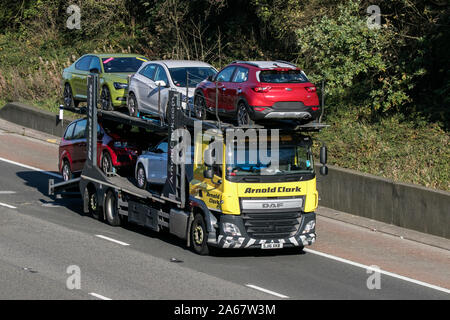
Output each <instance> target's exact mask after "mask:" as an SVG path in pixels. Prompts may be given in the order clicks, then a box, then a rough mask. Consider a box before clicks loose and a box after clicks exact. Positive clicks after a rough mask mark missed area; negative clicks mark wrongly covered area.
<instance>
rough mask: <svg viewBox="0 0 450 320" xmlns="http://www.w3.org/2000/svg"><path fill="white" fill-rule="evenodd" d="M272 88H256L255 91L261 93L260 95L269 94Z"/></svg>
mask: <svg viewBox="0 0 450 320" xmlns="http://www.w3.org/2000/svg"><path fill="white" fill-rule="evenodd" d="M270 89H272V87H254V88H253V91H255V92H259V93H266V92H269V91H270Z"/></svg>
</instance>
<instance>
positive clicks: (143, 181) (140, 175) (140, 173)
mask: <svg viewBox="0 0 450 320" xmlns="http://www.w3.org/2000/svg"><path fill="white" fill-rule="evenodd" d="M136 181H137V186H138V187H139V188H141V189H144V190H145V189H147V175H146V174H145V169H144V166H143V165H142V164H140V163H139V165H138V169H137V172H136Z"/></svg>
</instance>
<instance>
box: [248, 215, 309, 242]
mask: <svg viewBox="0 0 450 320" xmlns="http://www.w3.org/2000/svg"><path fill="white" fill-rule="evenodd" d="M242 218H243V220H244V226H245V230H246V231H247V234H248V235H249V236H250V237H252V238H254V239H282V238H289V237H291V236H293V235H295V234H296V233H297V231H298V228H299V227H300V221H301V212H270V213H265V212H261V213H243V214H242Z"/></svg>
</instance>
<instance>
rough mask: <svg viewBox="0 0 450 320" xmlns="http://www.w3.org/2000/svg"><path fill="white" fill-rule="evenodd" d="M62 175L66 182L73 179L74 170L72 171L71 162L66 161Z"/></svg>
mask: <svg viewBox="0 0 450 320" xmlns="http://www.w3.org/2000/svg"><path fill="white" fill-rule="evenodd" d="M61 175H62V177H63V180H64V181H68V180H70V179H72V177H73V174H72V170H70V164H69V161H67V160H64V163H63V166H62V168H61Z"/></svg>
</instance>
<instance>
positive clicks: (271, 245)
mask: <svg viewBox="0 0 450 320" xmlns="http://www.w3.org/2000/svg"><path fill="white" fill-rule="evenodd" d="M282 248H283V244H282V243H262V244H261V249H282Z"/></svg>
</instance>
